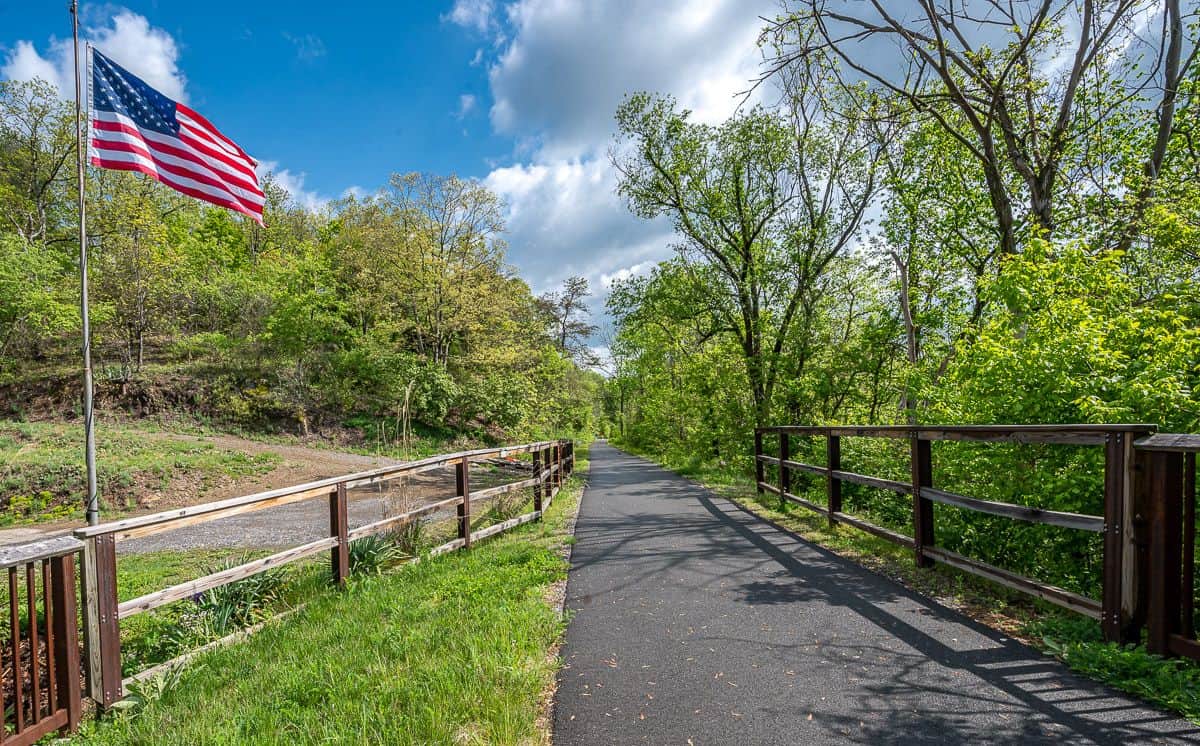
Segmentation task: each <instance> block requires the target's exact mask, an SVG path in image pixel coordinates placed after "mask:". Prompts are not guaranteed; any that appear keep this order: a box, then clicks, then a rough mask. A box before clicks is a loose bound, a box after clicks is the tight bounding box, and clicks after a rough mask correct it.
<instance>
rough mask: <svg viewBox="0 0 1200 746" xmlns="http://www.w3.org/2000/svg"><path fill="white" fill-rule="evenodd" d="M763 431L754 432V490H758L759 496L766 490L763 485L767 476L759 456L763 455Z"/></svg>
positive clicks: (756, 430)
mask: <svg viewBox="0 0 1200 746" xmlns="http://www.w3.org/2000/svg"><path fill="white" fill-rule="evenodd" d="M762 440H763V438H762V431H760V430H758V429H755V431H754V488H755V489H756V490H758V494H760V495H761V494H763V493H764V492H766V490H764V489H763V486H762V483H763V482H764V481H766V480H765V477H766V474H765V473H764V472H763V462H762V459H760V458H759V456H761V455H763V442H762Z"/></svg>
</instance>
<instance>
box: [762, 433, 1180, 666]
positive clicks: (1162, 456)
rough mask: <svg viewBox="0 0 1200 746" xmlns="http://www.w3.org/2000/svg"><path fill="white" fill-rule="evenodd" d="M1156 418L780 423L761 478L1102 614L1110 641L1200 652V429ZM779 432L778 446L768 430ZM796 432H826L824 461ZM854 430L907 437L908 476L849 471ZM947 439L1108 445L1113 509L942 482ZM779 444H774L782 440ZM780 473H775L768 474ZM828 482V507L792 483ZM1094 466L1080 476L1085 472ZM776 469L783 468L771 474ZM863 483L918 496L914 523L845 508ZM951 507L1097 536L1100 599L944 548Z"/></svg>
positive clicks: (812, 505) (851, 521)
mask: <svg viewBox="0 0 1200 746" xmlns="http://www.w3.org/2000/svg"><path fill="white" fill-rule="evenodd" d="M1155 430H1156V427H1155V426H1154V425H1144V424H1120V425H971V426H958V427H934V426H888V427H852V426H851V427H817V426H778V427H764V428H759V429H757V430H756V431H755V438H754V450H755V458H754V464H755V481H756V483H757V487H758V491H759V492H760V493H765V492H770V493H773V494H775V495H778V496H779V498H780V500H781V502H784V503H792V504H795V505H799V506H802V507H804V508H807V509H809V510H812V511H815V512H817V513H820V514H823V515H825V516H826V517H827V518H828V520H829V523H830V525H835V524H846V525H848V526H853V527H855V528H857V529H860V530H862V531H866V532H868V533H870V534H873V535H875V536H878V537H880V538H882V539H885V540H887V541H890V542H893V543H895V544H898V545H900V546H903V547H906V548H909V549H911V550H912V551H913V556H914V559H915V561H916V564H917V566H919V567H929V566H931V565H933V564H934V563H938V562H940V563H942V564H945V565H948V566H950V567H954V568H957V569H958V570H961V571H964V572H967V573H970V574H972V575H977V576H979V577H983V578H986V579H988V580H990V581H992V582H995V583H998V584H1000V585H1002V586H1005V587H1007V588H1010V589H1014V590H1017V591H1021V592H1024V593H1027V594H1029V595H1032V596H1034V597H1036V598H1039V599H1042V600H1044V601H1047V602H1049V603H1052V604H1055V605H1058V606H1061V607H1063V608H1066V609H1070V610H1072V611H1075V612H1078V613H1081V614H1084V615H1086V616H1089V617H1092V618H1094V619H1097V620H1099V622H1100V625H1101V629H1102V630H1103V633H1104V636H1105V639H1107V640H1110V641H1119V642H1137V641H1139V640H1140V639H1141V638H1142V633H1143V631H1146V632H1147V633H1148V634H1147V636H1146V642H1147V646H1148V648H1149V650H1150V651H1151V652H1153V653H1158V654H1163V655H1168V654H1172V655H1182V656H1187V657H1190V658H1195V659H1200V643H1198V642H1197V641H1196V628H1195V619H1194V607H1195V601H1196V597H1197V594H1196V592H1195V588H1194V586H1195V539H1196V498H1195V481H1196V453H1197V452H1198V451H1200V436H1198V435H1179V434H1159V433H1156V432H1155ZM768 437H777V438H778V444H777V449H778V450H777V451H776V452H775V455H770V454H769V453H768V449H767V444H766V443H765V442H764V439H765V438H768ZM793 438H803V439H818V440H823V441H824V449H823V450H824V453H825V459H824V461H825V463H824V464H811V463H804V462H801V461H796V460H793V458H792V448H793V445H794V443H793V440H792V439H793ZM848 438H873V439H876V438H879V439H892V440H893V441H895V440H899V441H902V442H906V444H907V447H908V452H909V454H908V455H909V457H908V464H907V466H908V477H909V478H908V479H886V478H882V477H879V476H873V475H866V474H860V473H856V472H853V471H847V470H845V469H843V465H842V451H843V445H844V441H845V440H846V439H848ZM937 441H958V442H974V443H980V444H988V443H991V444H996V443H1019V444H1050V445H1068V446H1082V447H1090V448H1099V449H1102V451H1101V453H1102V462H1103V474H1102V475H1096V476H1102V483H1103V515H1090V514H1083V513H1074V512H1067V511H1059V510H1048V509H1042V508H1037V507H1029V506H1026V505H1017V504H1012V503H1007V502H998V501H994V500H983V499H979V498H976V497H970V496H967V495H962V494H958V493H956V492H951V491H949V490H946V489H941V488H939V487H936V486H935V485H934V483H933V476H934V465H935V461H934V449H933V447H932V444H933V443H934V442H937ZM772 450H774V449H772ZM768 471H770V472H771V473H768ZM796 473H804V474H810V475H813V476H815V477H817V478H820V479H823V481H824V483H825V485H824V486H825V501H824V504H823V505H822V504H820V503H819V502H816V501H814V500H810V499H807V498H806V497H803V496H801V495H797V494H795V493H794V492H793V488H792V476H793V475H794V474H796ZM1088 476H1089V475H1086V474H1077V475H1073V477H1074V478H1076V479H1086V478H1087V477H1088ZM768 477H773V479H772V480H768ZM1017 477H1018V475H1016V474H1012V473H1008V474H1004V473H996V474H990V475H988V479H990V480H993V481H996V482H1003V481H1004V480H1008V481H1013V480H1015V479H1017ZM846 484H852V485H861V486H864V487H869V488H875V489H878V490H885V491H887V492H891V493H895V494H897V495H901V496H905V497H909V498H911V501H910V502H909V503H908V504H907V506H906V507H905V510H906V512H907V513H908V514H909V525H910V526H911V531H910V532H907V533H906V532H902V531H897V530H894V529H893V528H890V527H885V526H881V525H879V524H877V523H874V522H872V521H869V520H866V519H865V518H863V517H861V516H856V515H851V514H848V513H846V512H844V510H843V494H842V492H843V485H846ZM938 504H940V505H946V506H951V507H953V508H958V509H962V510H966V511H973V512H975V513H980V514H986V515H990V516H997V517H1000V518H1003V519H1008V520H1011V521H1021V522H1025V523H1032V524H1039V525H1043V526H1054V527H1058V528H1061V529H1066V530H1070V531H1078V532H1091V533H1094V534H1099V536H1100V537H1101V539H1102V541H1101V542H1100V548H1101V549H1100V551H1101V553H1102V562H1101V575H1102V578H1101V592H1100V598H1099V599H1097V598H1092V597H1089V596H1085V595H1082V594H1079V593H1075V592H1072V591H1070V590H1066V589H1064V588H1061V587H1058V586H1055V585H1052V584H1049V583H1046V582H1042V581H1040V580H1037V579H1034V578H1030V577H1027V576H1024V575H1021V574H1018V573H1015V572H1012V571H1010V570H1007V569H1004V568H1001V567H998V566H996V565H993V564H989V563H987V562H984V561H982V560H980V559H977V558H973V557H968V556H964V555H963V554H959V553H957V552H953V551H950V550H949V549H946V548H945V547H942V546H939V545H938V542H937V539H936V526H937V523H938V521H937V518H936V514H935V508H934V506H935V505H938Z"/></svg>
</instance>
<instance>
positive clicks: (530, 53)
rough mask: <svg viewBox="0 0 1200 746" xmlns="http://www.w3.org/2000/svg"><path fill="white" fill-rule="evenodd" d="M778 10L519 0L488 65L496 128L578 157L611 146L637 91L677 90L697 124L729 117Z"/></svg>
mask: <svg viewBox="0 0 1200 746" xmlns="http://www.w3.org/2000/svg"><path fill="white" fill-rule="evenodd" d="M756 6H757V7H756ZM777 11H778V7H777V5H776V4H775V3H774V0H756V1H755V2H753V3H747V2H745V0H709V2H705V3H696V2H693V1H691V0H670V1H667V2H664V1H663V0H633V1H631V2H626V3H620V4H616V3H595V2H587V1H586V0H520V1H519V2H516V3H513V4H512V5H510V6H509V7H508V11H507V16H508V19H509V22H510V25H511V27H512V28H511V30H510V31H511V36H512V38H511V41H509V43H508V44H507V45H506V46H505V47H504V48H503V49H502V51H501V52H500V55H499V58H498V60H497V61H496V62H495V63H494V64H493V65H492V66H491V68H490V69H489V75H488V78H489V82H490V84H491V87H492V97H493V100H494V104H493V106H492V110H491V118H492V124H493V126H494V127H495V129H496V130H497V131H498V132H500V133H502V134H509V135H515V136H518V137H530V136H533V137H535V138H537V140H538V144H539V146H540V151H541V153H542V155H543V156H544V157H571V156H579V155H581V154H582V153H585V152H587V151H588V150H589V149H593V148H595V147H596V146H597V145H598V144H601V143H604V142H606V141H607V140H608V138H609V136H610V135H611V134H612V131H613V113H614V112H615V111H616V108H617V106H618V105H619V104H620V102H621V100H622V98H623V97H624V96H625V95H626V94H628V93H631V92H633V91H655V92H661V93H670V94H673V95H675V96H676V97H677V98H678V99H679V102H680V104H681V105H682V106H684V107H686V108H689V109H692V110H694V111H695V113H696V116H697V118H698V119H700V120H702V121H720V120H723V119H725V118H726V117H728V116H729V115H730V114H732V113H733V112H734V111H735V110H736V108H737V106H738V104H739V103H740V101H741V98H740V97H739V96H738V95H737V94H738V93H740V92H742V91H745V90H746V89H747V88H749V87H750V81H751V80H752V79H753V78H754V77H755V76H756V75H757V74H758V72H759V65H760V62H761V55H760V53H759V51H758V45H757V40H758V34H759V32H760V31H761V29H762V26H763V21H762V20H761V18H760V16H762V15H768V16H769V15H773V14H774V13H775V12H777Z"/></svg>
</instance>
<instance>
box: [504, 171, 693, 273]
mask: <svg viewBox="0 0 1200 746" xmlns="http://www.w3.org/2000/svg"><path fill="white" fill-rule="evenodd" d="M485 183H486V185H487V186H488V188H490V189H492V190H493V191H495V192H496V193H497V194H499V195H500V196H501V197H503V198H504V200H505V201H506V203H507V204H508V231H509V233H508V236H507V238H508V242H509V247H510V250H509V256H510V259H511V260H512V261H513V263H514V264H516V265H517V266H518V267H520V268H521V270H522V273H523V275H524V276H525V278H526V280H527V281H528V282H529V283H530V285H531V286H532V287H533V289H534V291H535V292H539V293H540V292H545V291H546V290H550V289H552V288H553V287H555V286H556V285H558V284H559V283H561V282H562V281H563V280H565V279H566V278H568V277H571V276H572V275H582V276H584V277H586V278H587V279H588V281H589V283H590V285H591V288H592V290H593V292H598V293H599V292H602V289H604V287H605V283H604V282H603V276H604V275H605V274H609V273H611V272H613V271H615V269H616V268H618V267H622V266H628V265H632V264H636V263H638V262H644V261H647V260H654V259H662V258H665V257H667V256H669V254H670V249H669V245H670V242H671V235H672V233H671V226H670V224H668V223H666V222H665V221H662V220H658V221H644V220H639V219H637V218H634V217H633V216H631V215H630V214H629V212H628V210H626V208H625V206H624V205H623V204H622V201H621V199H620V198H619V197H618V196H617V195H616V179H615V176H614V173H613V170H612V168H611V166H610V165H609V163H608V160H607V159H606V158H604V157H598V158H589V159H583V160H572V161H553V162H549V163H543V164H518V165H514V166H509V167H505V168H498V169H495V170H493V171H492V172H491V173H490V174H488V176H487V178H486V179H485Z"/></svg>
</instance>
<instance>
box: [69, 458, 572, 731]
mask: <svg viewBox="0 0 1200 746" xmlns="http://www.w3.org/2000/svg"><path fill="white" fill-rule="evenodd" d="M585 455H586V454H580V460H579V473H581V474H582V473H583V472H584V470H585V469H586V462H585V461H584V460H583V459H584V457H585ZM580 484H581V480H580V479H579V478H578V477H577V478H573V479H572V480H571V483H570V484H569V487H568V489H567V490H566V491H564V492H563V493H560V495H559V497H558V498H557V499H556V500H555V502H554V504H553V506H552V508H551V509H550V511H548V513H547V515H546V517H545V519H544V520H543V521H541V522H539V523H534V524H526V525H525V526H522V527H521V528H518V529H516V530H514V531H511V532H508V533H505V534H503V535H500V536H498V537H495V538H493V539H490V540H488V541H485V542H482V543H480V544H478V545H476V546H475V547H474V548H473V549H472V550H471V551H469V552H459V553H455V554H450V555H445V556H442V557H437V558H433V559H427V560H425V561H422V562H420V563H416V564H409V565H404V566H402V567H400V568H398V569H397V570H396V571H393V572H389V573H385V574H382V575H365V576H359V577H357V578H355V579H354V580H353V581H352V583H351V586H350V587H349V588H348V589H347V590H345V591H342V592H338V591H332V590H328V591H322V592H319V593H317V594H315V595H314V597H313V598H312V600H311V601H310V603H309V605H308V606H306V607H305V608H304V609H303V610H302V611H300V612H298V613H296V614H295V615H293V616H291V617H288V618H287V619H284V620H282V621H280V622H278V623H274V624H270V625H268V626H267V627H266V628H264V629H263V630H262V631H260V632H258V633H257V634H255V635H253V636H252V637H250V638H249V639H248V640H246V641H244V642H240V643H237V644H235V645H232V646H229V647H226V648H222V649H219V650H215V651H212V652H209V653H205V654H203V655H202V656H200V657H199V658H198V659H197V660H196V661H195V662H194V663H193V664H192V665H190V666H188V667H187V668H186V669H184V670H183V671H182V673H181V674H180V675H179V676H178V677H172V678H170V679H169V680H168V683H167V684H166V685H162V686H159V687H151V688H152V689H154V690H155V692H156V696H155V697H153V698H152V699H150V700H149V701H147V702H146V703H145V704H144V705H143V706H140V707H138V708H134V709H131V710H128V711H124V712H118V713H115V714H113V715H110V716H106V717H104V718H102V719H101V720H99V721H96V722H93V723H90V724H88V725H87V726H85V729H84V730H83V731H82V732H81V733H80V735H79V736H77V740H78V741H79V742H83V743H103V744H142V743H146V744H148V743H154V744H235V743H236V744H241V743H281V744H282V743H286V744H298V743H339V744H341V743H352V744H353V743H362V744H376V743H395V744H431V743H451V744H537V743H545V742H548V737H547V735H546V734H545V733H544V732H543V731H542V730H541V726H539V723H538V721H539V717H540V715H541V714H542V706H543V704H542V703H543V701H544V698H545V695H546V693H547V691H548V690H549V688H550V687H551V685H552V683H553V678H554V673H555V670H556V668H557V661H556V660H555V658H554V657H553V655H552V654H551V651H552V650H553V647H554V645H555V644H556V642H557V641H558V639H559V637H560V635H561V633H562V631H563V628H564V624H565V621H564V620H563V618H562V616H561V615H560V613H559V612H558V610H557V609H555V608H553V607H551V606H550V605H549V604H548V603H547V601H546V591H547V587H548V586H549V585H550V584H552V583H553V582H555V581H558V580H561V579H562V578H564V577H565V574H566V567H567V566H566V562H565V561H564V560H563V558H562V555H561V553H562V549H563V546H564V544H565V540H566V539H567V538H568V537H567V533H566V530H567V529H566V526H567V521H568V518H569V516H570V515H572V514H573V513H574V507H575V504H576V501H577V499H578V493H579V490H580ZM147 562H148V563H149V564H153V562H152V560H147ZM157 572H159V571H158V570H157V569H156V570H149V569H147V570H146V572H145V573H143V574H140V575H139V577H141V578H145V579H146V580H147V581H149V580H150V577H151V575H152V574H153V573H157ZM168 572H169V571H168ZM157 579H158V578H156V582H157ZM131 582H132V581H131Z"/></svg>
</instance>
